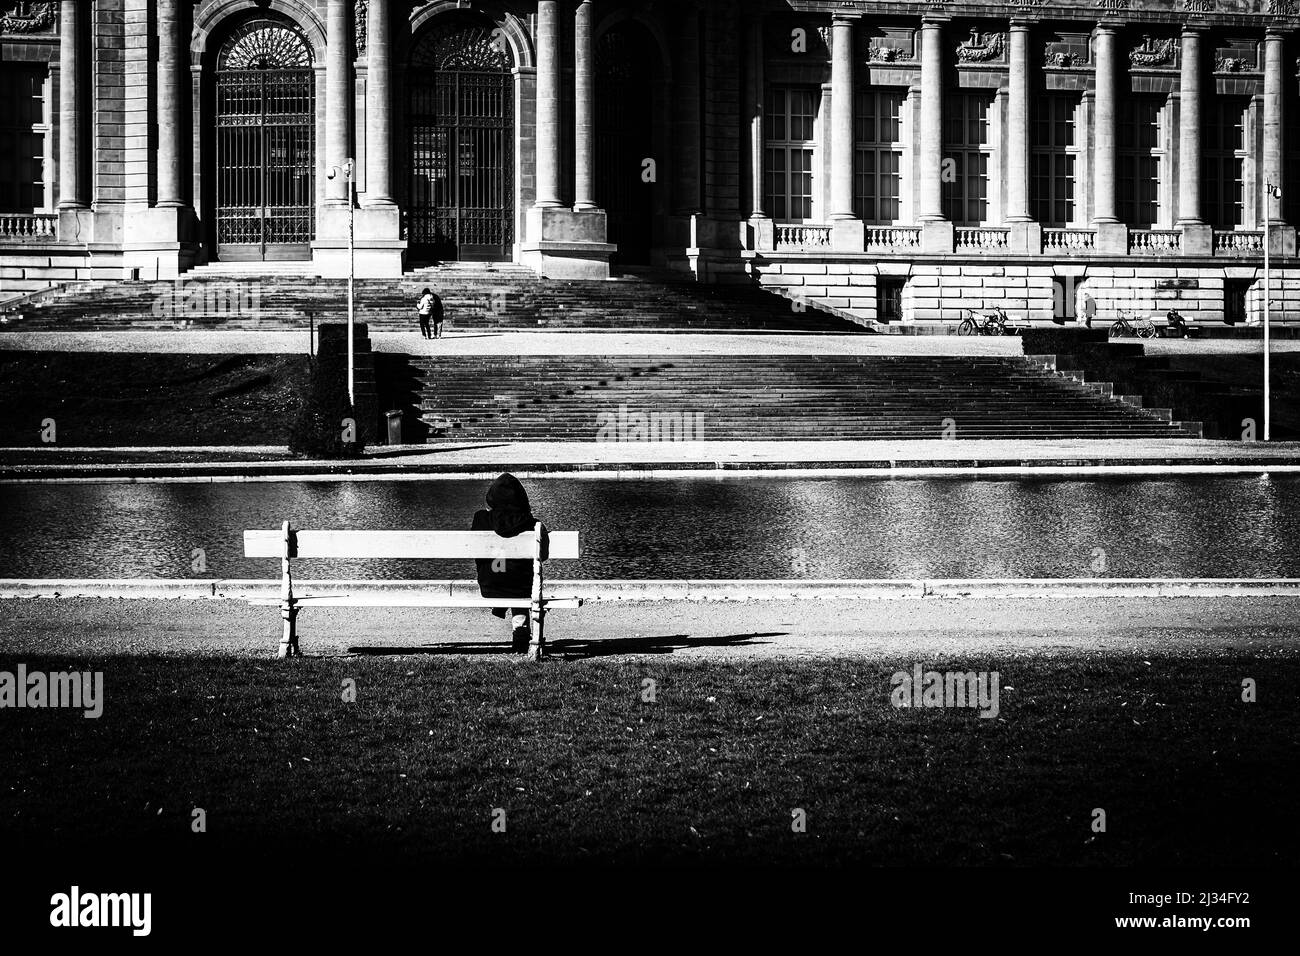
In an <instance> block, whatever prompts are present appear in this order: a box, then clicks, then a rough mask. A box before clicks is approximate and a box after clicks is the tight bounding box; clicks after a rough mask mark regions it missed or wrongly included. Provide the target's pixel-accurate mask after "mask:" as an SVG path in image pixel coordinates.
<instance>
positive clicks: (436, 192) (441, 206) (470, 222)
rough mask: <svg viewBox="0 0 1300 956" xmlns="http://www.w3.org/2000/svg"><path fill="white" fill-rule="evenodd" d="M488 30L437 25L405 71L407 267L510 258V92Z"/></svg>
mask: <svg viewBox="0 0 1300 956" xmlns="http://www.w3.org/2000/svg"><path fill="white" fill-rule="evenodd" d="M510 70H511V58H510V53H509V50H508V48H507V47H506V44H505V41H504V40H503V39H501V35H500V33H499V32H498V33H496V34H495V35H494V34H493V27H492V25H491V23H489V22H486V21H481V20H479V19H478V18H474V17H469V16H447V17H442V18H439V19H438V20H437V22H436V23H435V25H434V26H433V27H431V28H430V29H429V30H427V31H425V32H424V34H423V35H421V37H420V38H419V39H418V40H417V41H416V43H415V46H414V47H413V49H412V51H411V57H410V61H409V63H408V67H407V73H406V90H407V111H406V123H407V133H408V137H407V142H408V147H407V148H408V154H407V159H408V162H407V169H408V181H407V210H408V211H407V242H408V243H409V248H410V256H411V259H412V260H413V261H417V262H429V261H442V260H457V259H467V260H475V259H476V260H489V261H501V260H508V259H510V257H511V254H512V251H513V250H512V247H513V245H514V239H515V226H514V220H515V196H514V192H515V190H514V183H515V177H514V170H515V151H514V143H515V109H514V104H515V87H514V77H513V76H512V75H511V72H510Z"/></svg>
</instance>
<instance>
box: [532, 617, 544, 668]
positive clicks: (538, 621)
mask: <svg viewBox="0 0 1300 956" xmlns="http://www.w3.org/2000/svg"><path fill="white" fill-rule="evenodd" d="M529 616H530V617H531V618H532V621H531V623H532V627H531V628H530V629H529V630H530V632H531V635H532V638H531V641H530V642H529V645H528V659H529V660H530V661H540V660H541V659H542V658H543V657H545V656H546V632H545V630H544V628H545V622H546V612H545V611H543V610H540V609H539V608H536V607H534V608H532V610H531V612H530V615H529Z"/></svg>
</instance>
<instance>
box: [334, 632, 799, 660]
mask: <svg viewBox="0 0 1300 956" xmlns="http://www.w3.org/2000/svg"><path fill="white" fill-rule="evenodd" d="M787 633H788V632H785V631H771V632H765V633H757V632H756V633H753V634H730V635H726V636H723V637H691V636H690V635H689V634H670V635H663V636H655V637H611V638H603V639H602V638H597V639H590V640H589V639H583V638H562V639H560V640H558V641H548V642H547V644H546V653H547V656H548V657H556V658H561V659H563V660H566V661H573V660H588V659H591V658H596V657H619V656H624V655H628V656H630V655H637V654H672V653H673V652H674V651H686V650H694V649H695V648H702V647H756V646H758V645H759V644H767V643H770V641H765V640H760V638H776V637H785V636H787ZM347 653H348V654H356V655H359V656H364V657H400V656H404V655H413V654H431V655H437V656H463V655H484V656H494V655H495V656H502V655H512V654H514V653H515V652H514V651H512V650H511V649H510V645H509V643H507V642H506V641H492V642H490V643H489V642H481V641H475V642H472V643H461V642H457V643H442V644H422V645H419V646H415V647H365V646H357V647H349V648H348V649H347Z"/></svg>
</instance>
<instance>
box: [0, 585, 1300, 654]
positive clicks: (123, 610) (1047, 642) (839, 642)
mask: <svg viewBox="0 0 1300 956" xmlns="http://www.w3.org/2000/svg"><path fill="white" fill-rule="evenodd" d="M279 626H280V618H279V614H278V612H277V611H276V609H275V608H268V607H250V606H248V605H246V604H244V603H242V602H237V601H201V600H170V601H154V600H118V599H96V598H86V599H66V600H37V599H27V600H6V601H0V654H4V655H6V656H9V657H13V656H19V657H21V656H22V655H28V656H29V657H31V656H34V655H45V654H71V655H93V656H95V657H100V656H111V655H115V654H178V655H191V654H226V655H233V656H240V657H243V656H251V657H270V656H272V655H273V654H274V652H275V649H276V646H277V643H278V641H279ZM547 638H548V644H549V646H550V648H551V650H552V652H553V653H554V654H556V655H557V656H560V655H563V656H572V657H610V656H624V655H626V656H636V655H655V656H658V655H672V656H673V657H680V658H687V659H700V660H735V659H750V658H766V657H782V656H792V657H840V656H848V657H867V658H879V659H885V660H892V659H895V658H897V659H899V660H902V661H904V662H906V663H909V664H910V663H911V662H913V661H921V662H924V661H925V660H926V659H929V658H930V657H932V656H934V655H937V654H941V653H943V654H952V653H961V654H963V655H971V656H990V657H991V663H990V666H997V664H998V660H997V659H998V658H1001V659H1003V660H1005V659H1007V658H1015V657H1018V656H1022V655H1027V654H1033V655H1039V654H1055V653H1063V652H1083V653H1089V654H1091V653H1096V654H1100V655H1120V656H1133V655H1142V654H1148V653H1151V652H1154V651H1162V652H1169V651H1171V650H1177V651H1181V652H1185V653H1187V654H1189V655H1194V654H1198V653H1203V652H1205V651H1208V650H1214V649H1222V648H1229V649H1234V650H1239V651H1241V652H1251V653H1254V654H1258V653H1267V654H1294V653H1296V651H1297V649H1300V643H1298V642H1297V638H1300V598H1214V599H1205V598H1175V599H1170V598H1124V599H1118V598H1117V599H1101V600H1099V599H1088V600H1081V599H1048V598H1044V599H1027V600H980V601H963V600H951V601H945V600H934V601H929V600H927V601H902V600H894V601H835V600H821V601H762V602H759V601H753V602H744V603H739V602H738V603H725V604H724V603H710V604H696V603H685V602H645V603H627V604H618V605H593V606H589V607H586V608H582V609H581V610H577V611H556V612H553V613H552V614H551V615H550V617H549V618H548V622H547ZM299 639H300V642H301V646H302V649H303V651H304V653H307V654H312V655H317V654H324V655H337V654H345V653H349V652H354V653H365V652H366V651H367V650H369V651H371V652H374V653H380V654H394V653H419V654H457V655H460V654H482V655H486V656H492V655H497V654H503V653H505V652H506V642H507V635H506V629H505V625H504V624H503V623H502V622H500V621H498V620H496V619H495V618H492V617H491V616H489V615H488V614H487V613H486V612H483V611H466V610H454V609H433V610H424V609H407V608H351V609H324V608H321V609H315V610H312V609H308V610H306V611H304V612H303V614H302V616H301V617H300V618H299Z"/></svg>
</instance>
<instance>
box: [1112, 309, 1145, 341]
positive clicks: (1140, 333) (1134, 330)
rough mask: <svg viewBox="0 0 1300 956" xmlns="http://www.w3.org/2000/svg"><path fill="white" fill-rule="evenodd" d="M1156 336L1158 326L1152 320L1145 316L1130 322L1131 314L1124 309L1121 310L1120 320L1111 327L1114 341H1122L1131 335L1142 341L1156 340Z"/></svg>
mask: <svg viewBox="0 0 1300 956" xmlns="http://www.w3.org/2000/svg"><path fill="white" fill-rule="evenodd" d="M1155 334H1156V326H1155V323H1154V322H1152V321H1151V319H1150V318H1148V317H1146V316H1143V317H1142V318H1140V319H1133V320H1132V321H1129V313H1128V312H1125V311H1124V310H1123V309H1120V310H1119V319H1118V320H1116V322H1115V323H1114V324H1113V325H1112V326H1111V327H1110V337H1111V338H1112V339H1121V338H1124V337H1125V336H1129V335H1132V336H1136V337H1137V338H1140V339H1150V338H1154V337H1155Z"/></svg>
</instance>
